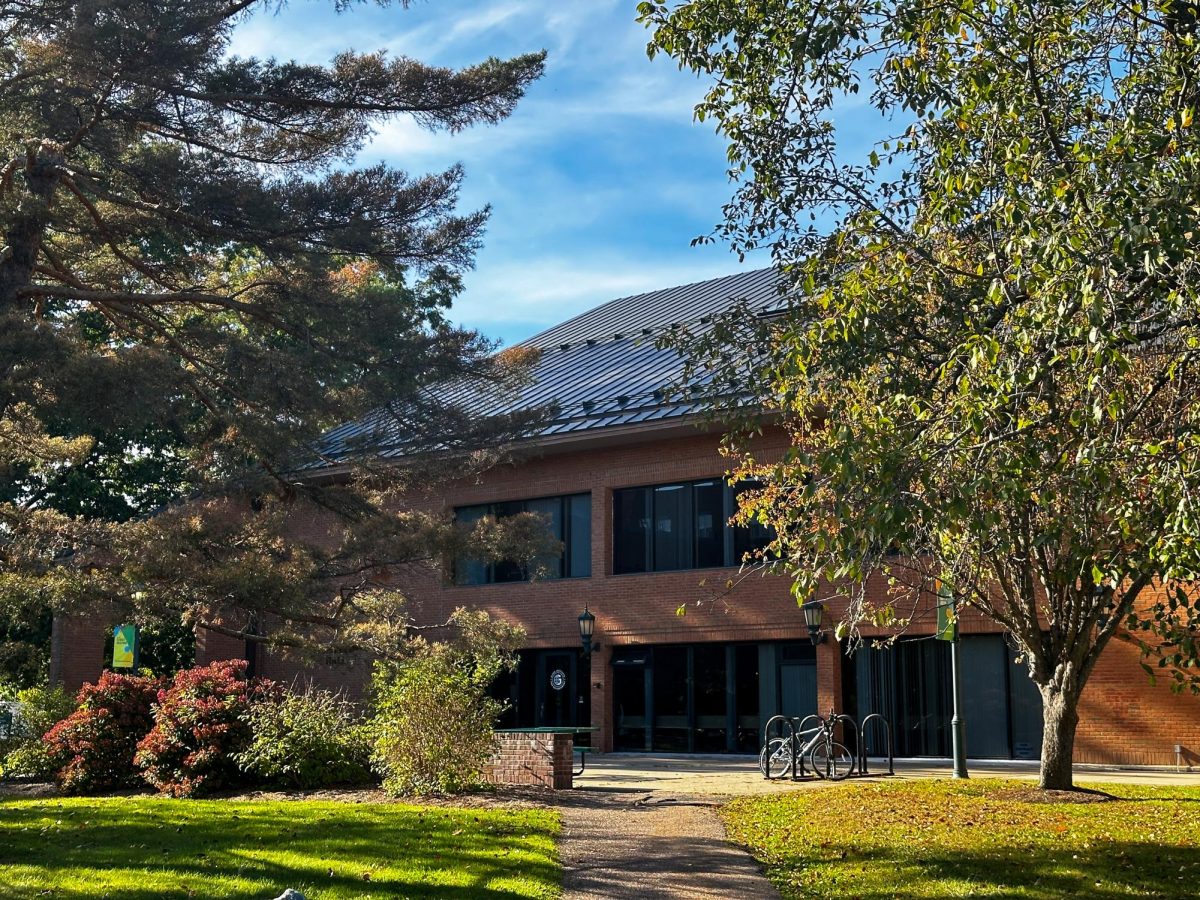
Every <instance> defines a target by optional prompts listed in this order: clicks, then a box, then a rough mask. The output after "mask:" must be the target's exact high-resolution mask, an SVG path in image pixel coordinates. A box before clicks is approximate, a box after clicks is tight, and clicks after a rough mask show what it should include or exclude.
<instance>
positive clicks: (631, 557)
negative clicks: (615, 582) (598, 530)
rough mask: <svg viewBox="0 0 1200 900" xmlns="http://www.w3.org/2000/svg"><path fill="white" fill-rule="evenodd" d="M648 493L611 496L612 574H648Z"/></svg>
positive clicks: (636, 491)
mask: <svg viewBox="0 0 1200 900" xmlns="http://www.w3.org/2000/svg"><path fill="white" fill-rule="evenodd" d="M650 498H651V494H650V489H649V488H631V489H629V490H625V491H614V492H613V572H614V574H617V575H624V574H625V573H627V572H649V571H650V570H651V569H652V568H653V566H651V564H650V560H651V556H652V555H651V552H650Z"/></svg>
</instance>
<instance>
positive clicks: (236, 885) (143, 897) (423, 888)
mask: <svg viewBox="0 0 1200 900" xmlns="http://www.w3.org/2000/svg"><path fill="white" fill-rule="evenodd" d="M557 833H558V819H557V816H556V815H555V813H553V812H549V811H545V810H483V809H462V808H454V809H448V808H441V807H419V806H402V805H399V804H367V803H364V804H354V803H335V802H301V801H285V802H258V801H252V802H232V801H226V800H164V799H157V798H140V797H139V798H99V799H64V800H59V799H45V800H8V801H4V800H0V873H2V874H0V897H89V898H99V897H111V898H120V900H150V898H165V897H198V898H209V897H237V898H258V897H262V898H270V897H275V896H277V895H278V894H280V893H282V891H283V889H284V888H286V887H292V888H296V889H297V890H299V891H301V892H302V893H303V894H304V895H305V896H306V897H307V898H309V900H326V898H349V897H446V898H449V897H454V898H459V897H462V898H501V897H506V898H515V897H556V896H558V893H559V885H560V883H561V875H560V870H559V865H558V857H557V853H556V851H555V846H554V841H555V837H556V835H557Z"/></svg>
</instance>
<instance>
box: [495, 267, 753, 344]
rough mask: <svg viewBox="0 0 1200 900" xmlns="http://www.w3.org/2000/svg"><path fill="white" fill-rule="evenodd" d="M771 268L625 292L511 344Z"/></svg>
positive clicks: (748, 270)
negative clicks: (644, 300) (628, 305)
mask: <svg viewBox="0 0 1200 900" xmlns="http://www.w3.org/2000/svg"><path fill="white" fill-rule="evenodd" d="M773 269H774V266H762V267H760V268H757V269H745V270H743V271H741V272H730V273H729V274H728V275H718V276H716V277H715V278H701V279H699V280H698V281H689V282H687V283H686V284H677V285H673V286H671V287H669V288H653V289H651V290H648V291H638V292H637V293H635V294H625V295H624V296H621V297H614V298H612V299H611V300H605V301H604V302H603V303H600V304H599V305H597V306H591V307H588V308H587V309H585V310H581V311H580V312H578V313H576V314H575V315H573V316H571V318H569V319H564V320H563V321H561V322H556V323H555V324H553V325H551V326H550V327H549V328H544V329H542V330H541V331H539V332H538V333H537V334H533V335H530V336H529V337H527V338H525V339H524V340H521V341H518V342H517V343H515V344H513V346H514V347H522V346H526V345H528V346H536V345H537V343H538V340H539V339H540V338H542V337H544V336H545V335H548V334H552V333H553V332H555V331H560V330H566V329H567V328H568V327H569V326H570V325H573V324H575V323H576V322H578V321H580V320H581V319H584V318H586V317H588V316H595V315H596V314H598V313H600V312H601V311H602V310H605V309H608V308H609V307H613V306H616V305H618V304H621V303H627V302H629V301H631V300H637V299H639V298H641V297H649V296H651V295H654V294H663V293H665V292H667V291H671V292H675V291H688V290H690V289H691V288H695V287H698V286H699V285H707V284H716V283H717V282H719V281H726V280H728V279H732V278H745V277H748V276H751V275H759V274H761V273H763V272H767V271H771V270H773ZM659 327H662V326H659Z"/></svg>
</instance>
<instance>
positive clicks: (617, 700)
mask: <svg viewBox="0 0 1200 900" xmlns="http://www.w3.org/2000/svg"><path fill="white" fill-rule="evenodd" d="M764 673H765V677H764ZM612 685H613V723H612V727H613V748H614V749H616V750H626V751H654V752H659V753H755V752H757V750H758V745H759V740H760V738H761V731H762V725H763V723H765V721H766V720H767V719H769V718H770V717H771V716H773V715H775V714H777V713H786V714H788V715H799V716H803V715H808V714H810V713H813V712H815V711H816V705H817V677H816V654H815V652H814V649H813V647H812V645H811V644H809V643H808V642H807V641H794V642H772V643H757V644H750V643H707V644H658V645H651V646H639V647H618V648H616V649H614V651H613V658H612Z"/></svg>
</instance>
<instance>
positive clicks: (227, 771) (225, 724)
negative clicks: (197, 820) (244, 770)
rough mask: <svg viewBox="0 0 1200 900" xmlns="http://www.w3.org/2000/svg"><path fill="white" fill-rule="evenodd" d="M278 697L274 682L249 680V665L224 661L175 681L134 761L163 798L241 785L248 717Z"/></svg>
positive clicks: (163, 692) (165, 693) (161, 697)
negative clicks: (238, 758)
mask: <svg viewBox="0 0 1200 900" xmlns="http://www.w3.org/2000/svg"><path fill="white" fill-rule="evenodd" d="M276 696H278V688H277V687H276V686H275V684H274V682H271V681H267V680H265V679H262V678H254V679H249V680H247V678H246V663H245V661H244V660H224V661H221V662H215V663H212V664H211V665H208V666H201V667H198V668H195V669H185V670H184V671H182V672H179V673H177V674H176V675H175V679H174V681H173V682H172V683H171V686H170V687H169V688H166V689H164V690H161V691H159V693H158V704H157V706H156V707H155V712H154V727H153V728H152V729H151V730H150V733H149V734H147V735H146V736H145V737H144V738H142V740H141V743H139V744H138V747H137V756H136V757H135V761H136V763H137V765H138V766H140V767H141V768H142V770H143V771H142V776H143V777H144V778H145V779H146V781H148V782H149V783H150V784H151V785H153V786H154V787H156V788H158V790H159V791H160V792H162V793H164V794H170V795H171V796H173V797H194V796H196V795H198V794H203V793H205V792H208V791H213V790H215V789H217V788H219V787H221V786H223V785H226V784H230V783H232V782H234V781H236V780H237V776H238V767H237V763H236V761H235V760H234V758H233V757H234V754H235V753H238V752H240V751H241V750H244V749H245V748H246V746H247V745H248V744H249V742H250V735H251V731H250V725H249V723H248V713H249V711H250V708H251V706H252V705H253V704H254V703H256V702H258V701H261V700H265V699H270V698H272V697H276Z"/></svg>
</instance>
